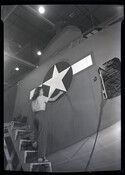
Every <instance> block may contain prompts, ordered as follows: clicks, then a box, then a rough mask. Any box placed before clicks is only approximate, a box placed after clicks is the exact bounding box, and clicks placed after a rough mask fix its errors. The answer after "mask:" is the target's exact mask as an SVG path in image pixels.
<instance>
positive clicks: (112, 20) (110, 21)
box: [83, 13, 123, 37]
mask: <svg viewBox="0 0 125 175" xmlns="http://www.w3.org/2000/svg"><path fill="white" fill-rule="evenodd" d="M122 19H123V13H121V14H119V15H115V16H113V17H111V18H109V19H108V20H106V21H104V22H102V23H101V24H99V25H97V26H94V27H92V28H90V29H89V30H87V31H85V32H84V33H83V37H84V36H86V35H87V34H88V33H89V32H91V31H92V30H94V29H96V28H99V27H100V28H106V27H108V26H110V25H112V24H113V23H115V22H117V21H120V20H122Z"/></svg>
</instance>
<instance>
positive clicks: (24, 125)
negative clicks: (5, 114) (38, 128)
mask: <svg viewBox="0 0 125 175" xmlns="http://www.w3.org/2000/svg"><path fill="white" fill-rule="evenodd" d="M19 127H20V128H21V129H25V128H27V127H28V125H27V123H21V122H16V121H12V122H11V131H12V130H14V129H18V128H19Z"/></svg>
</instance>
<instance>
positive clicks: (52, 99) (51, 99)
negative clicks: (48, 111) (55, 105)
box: [48, 91, 63, 101]
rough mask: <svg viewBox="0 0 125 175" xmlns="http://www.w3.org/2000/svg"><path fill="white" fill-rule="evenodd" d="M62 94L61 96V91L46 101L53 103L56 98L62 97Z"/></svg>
mask: <svg viewBox="0 0 125 175" xmlns="http://www.w3.org/2000/svg"><path fill="white" fill-rule="evenodd" d="M62 94H63V91H60V92H59V93H58V94H57V95H56V96H55V97H53V98H49V99H48V101H55V100H57V98H58V97H59V96H60V95H62Z"/></svg>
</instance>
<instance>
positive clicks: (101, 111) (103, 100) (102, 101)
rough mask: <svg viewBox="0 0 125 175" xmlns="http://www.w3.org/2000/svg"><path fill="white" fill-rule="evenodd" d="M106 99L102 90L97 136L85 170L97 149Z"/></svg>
mask: <svg viewBox="0 0 125 175" xmlns="http://www.w3.org/2000/svg"><path fill="white" fill-rule="evenodd" d="M106 100H107V99H103V92H102V91H101V103H100V113H99V121H98V126H97V132H96V137H95V141H94V145H93V148H92V151H91V154H90V157H89V160H88V163H87V165H86V167H85V172H86V171H87V168H88V166H89V164H90V161H91V158H92V155H93V152H94V149H95V145H96V142H97V138H98V133H99V128H100V124H101V120H102V114H103V107H104V105H105V102H106Z"/></svg>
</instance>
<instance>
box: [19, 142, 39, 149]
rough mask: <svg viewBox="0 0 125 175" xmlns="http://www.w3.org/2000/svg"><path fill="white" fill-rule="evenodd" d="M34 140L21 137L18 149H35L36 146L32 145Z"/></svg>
mask: <svg viewBox="0 0 125 175" xmlns="http://www.w3.org/2000/svg"><path fill="white" fill-rule="evenodd" d="M33 142H34V141H32V140H24V139H21V140H20V142H19V151H24V150H29V151H30V150H37V149H36V148H34V147H33V146H32V143H33Z"/></svg>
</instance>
